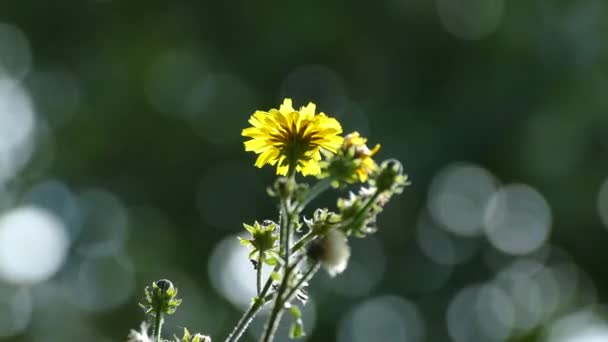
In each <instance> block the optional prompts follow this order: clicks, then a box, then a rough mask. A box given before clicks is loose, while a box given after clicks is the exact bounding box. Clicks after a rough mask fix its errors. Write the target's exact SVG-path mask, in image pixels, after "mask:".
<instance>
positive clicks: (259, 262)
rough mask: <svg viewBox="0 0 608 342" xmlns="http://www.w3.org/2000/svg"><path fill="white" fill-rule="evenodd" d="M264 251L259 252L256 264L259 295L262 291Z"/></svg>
mask: <svg viewBox="0 0 608 342" xmlns="http://www.w3.org/2000/svg"><path fill="white" fill-rule="evenodd" d="M262 255H263V253H262V252H261V251H260V252H259V253H258V264H257V265H256V273H257V285H258V286H257V290H258V292H257V293H258V296H259V295H260V292H261V291H262V266H263V265H262V261H263V258H262Z"/></svg>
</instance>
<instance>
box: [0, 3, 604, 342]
mask: <svg viewBox="0 0 608 342" xmlns="http://www.w3.org/2000/svg"><path fill="white" fill-rule="evenodd" d="M607 35H608V3H607V2H606V1H604V0H581V1H565V0H564V1H560V0H530V1H506V0H434V1H431V0H390V1H378V2H372V1H352V2H349V1H332V2H329V1H319V0H308V1H248V2H247V1H244V2H237V1H227V2H222V1H213V2H212V1H208V2H207V1H173V2H168V1H158V0H149V1H145V2H143V1H118V0H115V1H110V0H107V1H105V0H99V1H94V0H78V1H76V0H63V1H48V2H45V1H3V2H1V3H0V211H1V213H0V340H6V341H45V342H47V341H120V340H123V339H124V338H125V336H126V334H127V332H128V330H129V329H130V328H136V327H137V326H138V325H139V323H140V322H141V320H142V318H143V315H142V312H141V310H140V309H139V308H138V306H137V303H138V302H139V301H141V300H142V297H143V287H144V286H145V285H146V284H149V283H150V282H152V281H153V280H156V279H159V278H169V279H171V280H173V281H174V283H175V284H176V286H177V287H178V288H179V289H180V294H181V295H182V297H183V298H184V304H183V305H182V307H180V309H179V310H178V312H177V313H176V314H175V315H174V316H172V317H170V318H169V319H168V320H167V324H166V325H165V331H166V332H167V333H177V332H179V331H180V326H187V327H188V328H189V329H190V330H194V331H201V332H204V333H207V334H210V335H212V336H213V337H214V340H216V341H222V339H223V337H225V336H226V334H227V332H228V331H229V330H230V328H231V327H232V326H233V325H234V324H235V323H236V321H237V319H238V318H239V317H240V314H241V313H242V312H243V308H244V307H245V306H246V305H247V303H248V301H249V298H250V297H251V295H252V294H253V291H254V281H253V279H254V275H253V271H252V269H251V265H250V264H249V262H248V261H247V260H246V253H247V251H246V250H245V248H243V247H240V246H238V241H237V239H236V238H235V236H236V234H240V233H242V228H241V223H242V222H252V221H253V220H255V219H265V218H274V217H275V216H276V204H275V203H274V202H273V200H272V199H270V198H268V197H267V196H266V195H265V189H266V186H268V185H269V184H271V183H272V181H273V178H274V175H273V170H272V169H271V168H265V169H261V170H260V169H256V168H254V167H253V162H254V159H255V156H254V155H252V154H248V153H245V152H244V151H243V147H242V141H243V139H242V137H241V136H240V130H241V129H242V128H244V127H246V126H247V118H248V117H249V115H250V114H251V113H252V112H253V111H254V110H255V109H268V108H271V107H275V108H276V107H277V106H278V105H279V104H280V102H281V101H282V99H283V98H284V97H291V98H293V99H294V101H295V104H296V105H297V106H300V105H305V104H306V103H308V101H313V102H315V103H316V104H317V105H318V108H319V109H320V110H322V111H325V112H326V113H328V114H330V115H332V116H335V117H337V118H338V119H339V120H340V121H341V122H342V124H343V126H344V128H345V130H346V131H353V130H357V131H359V132H361V133H362V134H364V135H367V136H368V137H369V138H370V142H371V143H372V144H375V143H376V142H378V143H381V144H382V150H381V152H380V153H379V158H380V159H383V158H389V157H395V158H398V159H400V160H401V161H403V163H404V165H405V168H406V170H407V172H408V173H409V175H410V178H411V180H412V186H411V187H409V188H408V189H407V190H406V191H405V193H404V194H403V195H401V196H399V197H397V198H395V199H394V201H393V202H392V203H391V204H390V205H389V207H388V208H387V209H386V210H385V212H384V213H383V214H382V216H381V217H380V219H379V225H380V231H379V232H378V233H377V234H376V235H374V236H372V237H370V238H367V239H364V240H355V241H352V247H353V253H354V254H353V257H352V259H351V262H350V267H349V269H348V270H347V271H346V272H345V274H343V275H341V276H339V277H336V278H335V279H330V278H329V277H328V276H327V275H326V274H325V273H322V274H321V273H320V274H319V276H318V277H317V278H316V279H315V281H314V282H313V284H312V286H311V290H310V293H311V301H310V303H309V305H307V307H306V309H305V310H304V311H305V325H306V329H307V331H308V334H309V339H308V340H309V341H339V342H361V341H390V342H392V341H395V342H405V341H407V342H410V341H438V342H441V341H455V342H467V341H475V342H483V341H558V342H566V341H567V342H600V341H608V323H607V321H606V320H605V318H606V315H605V313H606V311H605V309H604V307H603V304H602V303H605V302H606V300H607V296H608V276H607V274H606V262H607V261H608V256H607V247H608V163H607V158H606V156H607V154H608V140H607V139H606V136H607V134H608V114H607V113H608V96H607V95H606V89H608V46H607V45H606V36H607ZM337 195H339V193H337V192H334V193H332V194H330V195H328V196H326V197H323V198H321V199H320V202H318V205H320V206H328V207H330V208H331V207H333V205H334V200H335V197H336V196H337ZM261 322H262V320H261V319H260V320H257V321H256V322H255V323H254V326H253V328H252V332H253V334H248V337H247V339H249V340H250V341H253V340H254V336H255V335H256V334H258V333H259V331H260V329H261ZM280 340H281V341H283V340H284V339H280Z"/></svg>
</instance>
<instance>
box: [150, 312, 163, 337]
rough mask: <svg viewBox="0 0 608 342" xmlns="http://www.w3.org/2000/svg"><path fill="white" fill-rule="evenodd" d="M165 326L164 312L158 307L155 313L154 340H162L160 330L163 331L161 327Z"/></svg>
mask: <svg viewBox="0 0 608 342" xmlns="http://www.w3.org/2000/svg"><path fill="white" fill-rule="evenodd" d="M162 326H163V313H162V311H161V310H160V308H157V309H156V313H155V314H154V333H153V335H152V336H153V337H154V341H156V342H161V341H162V339H161V338H160V332H161V328H162Z"/></svg>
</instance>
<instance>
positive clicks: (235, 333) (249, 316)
mask: <svg viewBox="0 0 608 342" xmlns="http://www.w3.org/2000/svg"><path fill="white" fill-rule="evenodd" d="M263 305H264V301H263V298H256V299H255V300H254V301H253V303H252V304H251V306H250V307H249V309H248V310H247V312H245V314H244V315H243V317H241V319H240V320H239V323H237V325H236V327H234V329H233V330H232V332H231V333H230V335H228V338H226V342H236V341H238V340H239V339H240V338H241V336H243V333H244V332H245V330H247V328H248V327H249V324H251V321H253V318H254V317H255V315H256V314H257V313H258V311H259V310H260V309H261V308H262V306H263Z"/></svg>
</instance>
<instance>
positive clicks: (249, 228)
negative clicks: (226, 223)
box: [243, 223, 256, 235]
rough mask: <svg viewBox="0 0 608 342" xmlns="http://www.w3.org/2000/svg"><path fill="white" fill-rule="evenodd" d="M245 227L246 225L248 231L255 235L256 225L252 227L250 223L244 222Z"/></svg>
mask: <svg viewBox="0 0 608 342" xmlns="http://www.w3.org/2000/svg"><path fill="white" fill-rule="evenodd" d="M243 227H245V229H247V231H248V232H249V233H251V234H252V235H253V232H255V230H256V229H255V227H252V226H250V225H248V224H246V223H243Z"/></svg>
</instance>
